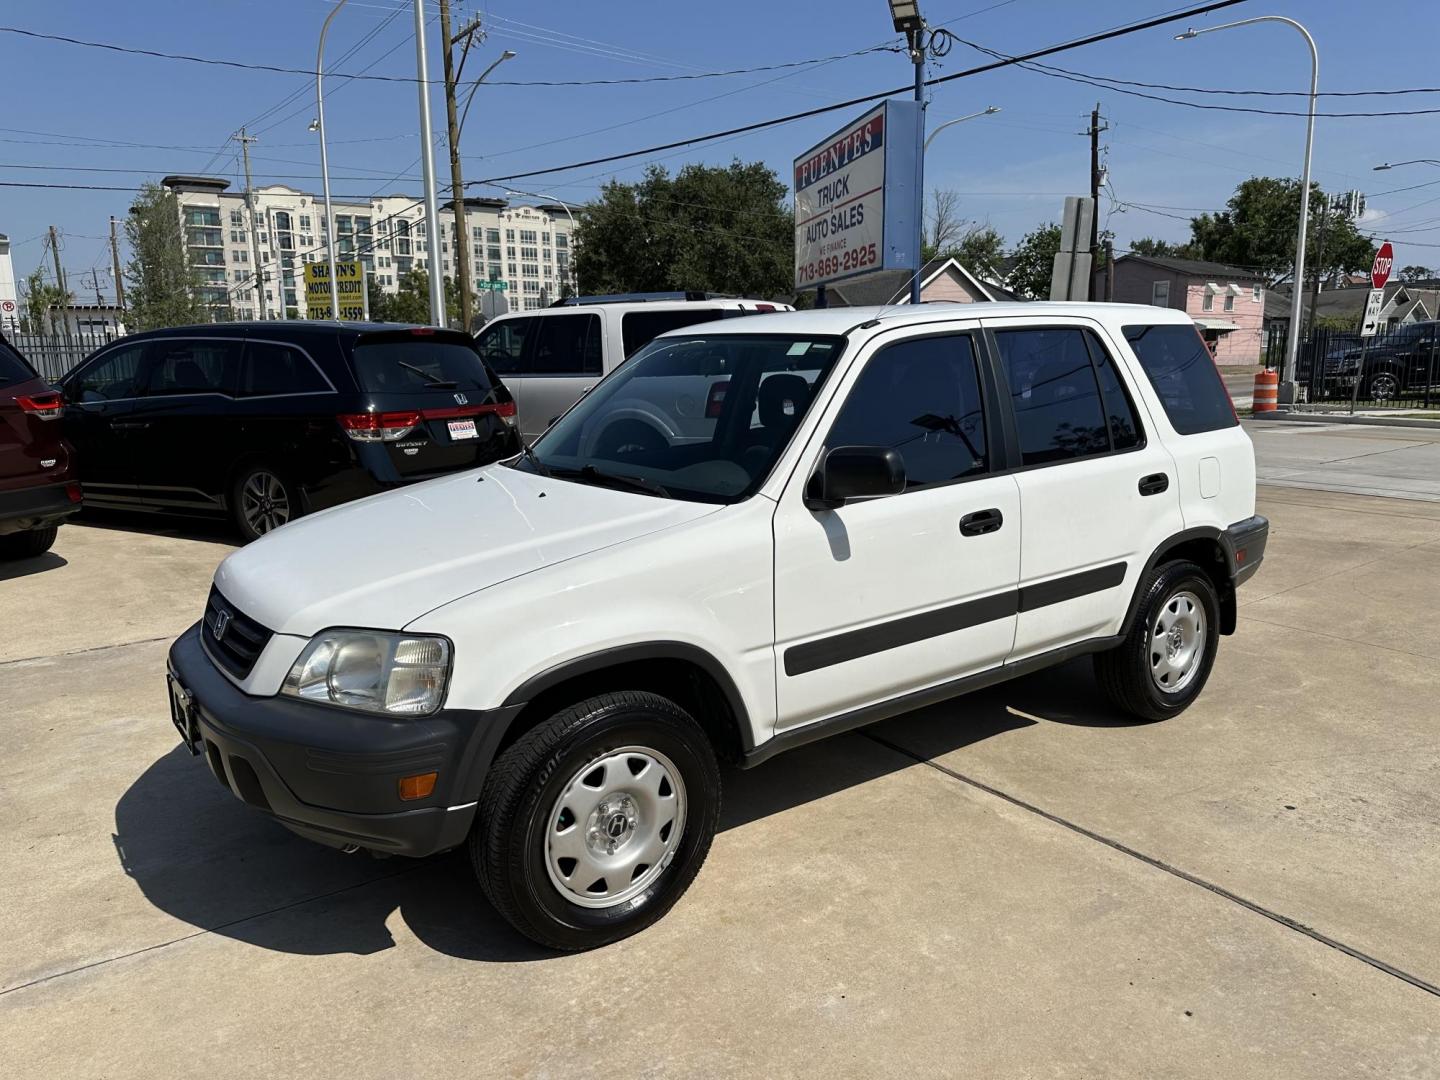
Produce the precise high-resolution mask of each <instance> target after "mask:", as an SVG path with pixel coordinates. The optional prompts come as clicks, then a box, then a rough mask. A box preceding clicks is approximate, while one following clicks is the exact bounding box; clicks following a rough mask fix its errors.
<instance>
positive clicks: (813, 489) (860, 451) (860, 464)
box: [805, 446, 905, 510]
mask: <svg viewBox="0 0 1440 1080" xmlns="http://www.w3.org/2000/svg"><path fill="white" fill-rule="evenodd" d="M904 490H905V459H904V458H902V457H901V456H900V454H899V452H898V451H896V450H893V449H891V448H890V447H888V446H836V447H833V448H831V449H830V450H827V451H826V452H825V456H824V457H823V458H821V459H820V467H819V468H818V469H816V470H815V473H814V475H813V476H811V477H810V482H809V483H808V484H807V485H806V487H805V505H806V506H808V507H809V508H810V509H811V510H834V509H836V508H837V507H840V506H844V505H845V504H846V503H847V502H848V501H850V500H851V499H864V498H871V497H874V496H877V495H898V494H900V492H902V491H904Z"/></svg>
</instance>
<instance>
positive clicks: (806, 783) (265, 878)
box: [114, 661, 1119, 962]
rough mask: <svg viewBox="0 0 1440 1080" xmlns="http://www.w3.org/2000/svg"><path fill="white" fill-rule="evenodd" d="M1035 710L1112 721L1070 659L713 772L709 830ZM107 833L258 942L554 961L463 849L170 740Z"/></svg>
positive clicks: (160, 894) (138, 867)
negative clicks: (328, 811) (263, 810)
mask: <svg viewBox="0 0 1440 1080" xmlns="http://www.w3.org/2000/svg"><path fill="white" fill-rule="evenodd" d="M1041 720H1044V721H1053V722H1058V723H1065V724H1082V725H1087V726H1094V727H1101V728H1103V727H1112V726H1119V722H1118V721H1117V720H1116V719H1115V713H1114V710H1113V707H1112V706H1109V705H1108V704H1107V703H1105V701H1104V699H1103V697H1102V696H1101V694H1100V691H1099V690H1098V688H1097V687H1096V686H1095V685H1094V681H1093V679H1092V678H1091V677H1090V673H1089V666H1088V664H1087V663H1084V662H1083V661H1082V662H1081V663H1080V664H1074V663H1072V664H1068V665H1065V666H1063V667H1061V668H1057V669H1054V670H1052V671H1049V672H1045V673H1043V674H1041V675H1038V676H1031V677H1028V678H1025V679H1019V680H1016V681H1014V682H1012V683H1008V684H1005V685H1002V686H998V687H994V688H991V689H990V690H986V691H983V692H980V693H977V694H973V695H970V696H969V697H965V698H960V699H956V700H954V701H951V702H945V703H942V704H939V705H935V706H931V707H929V708H926V709H922V710H919V711H916V712H913V713H909V714H906V715H904V716H901V717H896V718H895V719H893V720H889V721H886V722H884V723H883V724H879V725H875V726H873V727H872V728H868V729H862V730H861V731H858V732H854V733H850V734H846V735H841V736H838V737H836V738H832V739H827V740H822V741H821V742H817V743H814V744H812V745H809V746H804V747H800V748H798V749H796V750H793V751H791V752H790V753H787V754H784V755H782V756H780V757H778V758H776V759H774V760H773V761H770V762H767V763H766V764H765V765H763V766H760V767H758V768H755V769H751V770H741V769H736V768H726V769H725V770H724V771H723V776H722V779H723V783H724V792H725V797H724V809H723V811H722V815H721V823H720V829H721V831H722V832H723V831H726V830H731V829H739V828H744V827H745V826H746V825H748V824H750V823H752V822H755V821H758V820H761V819H764V818H768V817H771V816H773V815H776V814H783V813H785V812H786V811H788V810H791V809H794V808H795V807H798V806H802V805H804V804H806V803H808V802H811V801H814V800H817V799H823V798H826V797H828V796H830V795H833V794H836V793H837V792H840V791H844V790H846V789H848V788H851V787H855V786H858V785H861V784H866V783H869V782H871V781H873V780H876V779H879V778H881V777H883V776H887V775H889V774H891V773H894V772H897V771H900V770H903V769H908V768H913V767H916V766H917V765H918V764H920V763H921V762H922V761H925V760H928V759H930V758H933V757H939V756H941V755H946V754H953V753H955V752H956V751H960V750H963V749H964V748H966V747H968V746H973V745H975V744H977V743H979V742H982V741H984V740H987V739H991V738H995V737H998V736H1002V735H1004V734H1006V733H1008V732H1013V731H1017V730H1021V729H1024V728H1027V727H1030V726H1032V725H1034V724H1036V723H1038V722H1040V721H1041ZM114 842H115V849H116V854H117V857H118V859H119V861H120V865H121V868H122V869H123V870H124V872H125V873H126V874H127V875H128V876H129V877H130V878H131V879H132V880H133V881H134V882H135V884H136V886H137V887H138V888H139V889H140V890H141V892H142V893H143V894H144V895H145V897H146V898H147V899H148V900H149V901H150V902H151V903H152V904H154V905H155V906H156V907H157V908H160V909H161V910H163V911H165V912H167V913H168V914H170V915H173V916H175V917H176V918H178V919H181V920H183V921H185V922H187V923H190V924H191V925H193V926H196V927H198V928H201V929H205V930H209V931H212V932H214V933H217V934H222V935H224V936H226V937H230V938H233V939H235V940H237V941H243V942H246V943H248V944H251V945H254V946H256V947H259V948H263V949H271V950H275V951H279V952H288V953H295V954H300V955H324V954H330V953H356V954H362V955H363V954H370V953H375V952H380V951H383V950H385V949H388V948H391V947H392V946H393V945H394V944H395V942H396V935H397V934H400V933H404V931H406V930H408V932H409V933H411V934H413V935H414V936H415V937H416V938H417V939H419V940H420V941H422V942H424V943H425V944H426V945H428V946H429V947H430V948H432V949H434V950H436V951H437V952H440V953H443V954H446V955H448V956H453V957H456V958H460V959H467V960H476V961H486V962H516V961H529V960H540V959H545V958H547V957H550V956H553V955H554V954H553V953H551V952H550V951H548V950H545V949H542V948H539V947H538V946H535V945H532V944H530V943H529V942H528V941H527V940H526V939H524V938H522V937H521V936H520V935H519V934H517V933H516V932H514V931H513V930H512V929H511V928H510V927H509V926H508V924H506V923H505V922H504V921H503V920H502V919H501V918H500V917H499V916H498V915H497V914H496V913H495V912H494V910H493V909H492V908H491V907H490V906H489V904H488V903H487V901H486V900H485V899H484V897H483V895H482V894H481V892H480V890H479V887H478V886H477V885H476V884H475V881H474V877H473V875H472V872H471V869H470V866H469V861H468V856H467V854H466V853H465V852H464V851H456V852H449V853H446V854H442V855H437V856H434V857H431V858H428V859H421V860H410V859H403V858H394V859H385V860H376V859H372V858H370V857H368V856H366V855H363V854H358V855H342V854H340V853H339V852H338V851H334V850H331V849H329V848H325V847H322V846H320V845H317V844H314V843H312V842H310V841H306V840H302V839H300V838H299V837H296V836H294V835H292V834H291V833H289V832H288V831H287V830H285V829H284V828H283V827H282V826H280V825H279V824H277V823H276V822H275V821H273V820H272V819H270V818H268V817H266V816H264V815H262V814H259V813H257V812H255V811H254V810H252V809H250V808H249V807H247V806H245V805H244V804H243V803H241V802H239V801H238V800H237V799H235V798H234V797H232V796H231V795H230V794H229V792H227V791H226V790H225V789H224V788H223V787H221V786H220V784H218V783H217V782H216V781H215V778H214V777H213V776H212V775H211V774H210V772H209V770H208V769H207V768H206V767H205V765H204V764H203V762H201V761H199V760H197V759H195V758H192V757H191V756H190V754H189V753H188V752H187V751H186V750H185V749H184V748H183V747H179V746H177V747H176V748H175V749H174V750H172V751H170V752H169V753H167V754H165V755H164V756H163V757H161V758H160V759H159V760H157V761H155V762H154V763H153V764H152V765H151V766H150V767H149V768H148V769H147V770H146V771H145V772H144V773H143V774H142V775H141V776H140V777H139V778H138V779H137V780H136V781H135V783H134V784H132V785H131V786H130V788H129V789H128V790H127V791H126V792H125V794H124V795H123V796H121V798H120V800H119V802H118V803H117V804H116V807H115V835H114ZM712 861H713V857H712ZM397 914H398V916H399V922H397V920H396V919H395V918H394V916H395V915H397ZM400 923H403V929H402V928H401V926H400V925H399V924H400ZM392 928H393V929H392Z"/></svg>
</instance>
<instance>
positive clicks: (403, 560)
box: [215, 465, 720, 636]
mask: <svg viewBox="0 0 1440 1080" xmlns="http://www.w3.org/2000/svg"><path fill="white" fill-rule="evenodd" d="M719 509H720V507H719V506H717V505H714V504H710V503H696V502H682V501H679V500H667V499H661V498H656V497H654V496H650V495H641V494H635V493H632V492H628V491H617V490H614V489H610V488H600V487H593V486H589V485H584V484H580V483H575V482H572V481H567V480H555V479H549V478H546V477H542V476H537V475H535V474H533V473H527V472H519V471H517V470H515V469H511V468H508V467H505V466H502V465H489V466H486V467H485V468H483V469H480V470H478V471H474V472H467V473H459V474H456V475H454V476H448V477H444V478H443V479H439V480H432V481H429V482H427V483H424V484H417V485H415V486H414V487H408V488H403V489H401V490H399V491H394V492H389V493H386V494H384V495H376V496H374V497H372V498H369V499H363V500H361V501H359V502H354V503H349V504H346V505H344V506H338V507H335V508H334V509H331V510H326V511H323V512H322V513H319V514H315V515H313V516H310V517H304V518H301V519H299V520H298V521H295V522H292V523H291V524H289V525H286V526H285V527H284V528H282V529H278V530H277V531H275V532H274V533H271V534H270V535H268V536H264V537H262V538H261V539H259V540H257V541H255V542H254V543H252V544H250V545H249V546H248V547H244V548H241V549H240V550H239V551H237V552H235V553H234V554H232V555H231V556H230V557H229V558H227V559H226V560H225V561H224V562H223V563H221V564H220V568H219V569H218V570H217V571H216V572H215V584H216V585H217V586H218V587H219V589H220V592H221V593H222V594H224V596H225V598H226V599H227V600H229V601H230V602H231V603H232V604H234V605H235V606H236V607H237V608H239V609H240V610H241V611H243V612H244V613H245V614H246V615H248V616H249V617H250V618H252V619H255V620H257V621H259V622H260V623H262V624H264V625H265V626H267V627H269V628H270V629H271V630H273V631H275V632H277V633H282V634H299V635H306V636H308V635H310V634H314V633H316V632H317V631H320V630H323V629H326V628H327V627H332V626H358V627H366V628H371V629H393V630H398V629H401V628H403V627H404V626H405V625H406V624H407V623H410V622H412V621H414V620H415V619H417V618H419V617H420V616H421V615H423V614H425V613H426V612H427V611H432V610H434V609H435V608H437V607H439V606H440V605H442V604H448V603H450V602H451V601H452V600H456V599H459V598H460V597H462V596H465V595H468V594H470V593H473V592H477V591H479V590H481V589H485V588H488V587H489V586H491V585H495V584H498V583H499V582H502V581H507V580H509V579H510V578H515V577H519V576H520V575H522V574H528V573H530V572H531V571H534V570H538V569H540V568H542V567H544V566H548V565H551V564H553V563H558V562H563V561H564V560H566V559H573V558H576V557H577V556H580V555H585V554H587V553H589V552H592V551H597V550H599V549H600V548H605V547H611V546H613V545H615V544H622V543H625V542H626V541H629V540H634V539H636V538H638V537H641V536H646V535H649V534H651V533H655V532H659V531H661V530H663V529H669V528H672V527H673V526H676V525H681V524H684V523H685V522H687V521H692V520H694V519H696V518H699V517H703V516H705V515H706V514H710V513H714V512H715V511H716V510H719Z"/></svg>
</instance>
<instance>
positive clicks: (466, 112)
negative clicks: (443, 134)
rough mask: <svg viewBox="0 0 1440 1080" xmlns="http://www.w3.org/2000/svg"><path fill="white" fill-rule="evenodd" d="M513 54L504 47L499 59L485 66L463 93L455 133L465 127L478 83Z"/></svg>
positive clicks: (513, 57)
mask: <svg viewBox="0 0 1440 1080" xmlns="http://www.w3.org/2000/svg"><path fill="white" fill-rule="evenodd" d="M515 55H516V54H515V53H514V52H512V51H511V50H510V49H506V50H505V51H504V52H502V53H501V54H500V59H498V60H496V61H495V62H494V63H493V64H491V65H490V66H489V67H487V68H486V69H485V70H484V71H482V72H481V73H480V77H479V78H478V79H476V80H475V82H474V85H472V86H471V87H470V93H468V94H466V95H465V108H464V109H462V110H461V111H460V123H459V124H458V125H456V129H455V130H456V134H457V135H458V134H459V132H461V131H463V130H464V129H465V117H467V116H469V115H470V102H472V101H473V100H475V91H476V90H477V89H479V87H480V84H481V83H482V82H484V81H485V77H486V76H487V75H489V74H490V73H491V72H492V71H494V70H495V69H496V68H497V67H499V66H500V65H501V64H503V63H504V62H505V61H506V60H514V59H515Z"/></svg>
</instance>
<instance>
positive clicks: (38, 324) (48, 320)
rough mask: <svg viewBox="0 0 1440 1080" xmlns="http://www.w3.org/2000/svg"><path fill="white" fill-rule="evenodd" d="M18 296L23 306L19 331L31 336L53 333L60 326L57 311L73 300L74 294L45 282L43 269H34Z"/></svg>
mask: <svg viewBox="0 0 1440 1080" xmlns="http://www.w3.org/2000/svg"><path fill="white" fill-rule="evenodd" d="M20 296H21V299H22V300H23V302H24V304H25V315H24V322H25V325H24V326H23V327H21V329H23V330H26V331H28V332H29V333H32V334H43V333H47V332H48V333H55V332H56V331H57V330H58V329H59V326H60V323H59V317H60V312H59V310H58V309H60V308H63V307H65V306H66V305H67V304H69V303H71V302H72V301H73V300H74V299H75V296H74V294H72V293H68V292H66V291H65V290H64V289H62V288H60V286H59V285H52V284H50V283H49V282H48V281H46V280H45V271H44V270H43V269H36V271H35V272H34V273H33V274H31V275H30V276H29V277H27V278H26V279H25V282H24V284H23V285H22V286H21V289H20Z"/></svg>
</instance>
